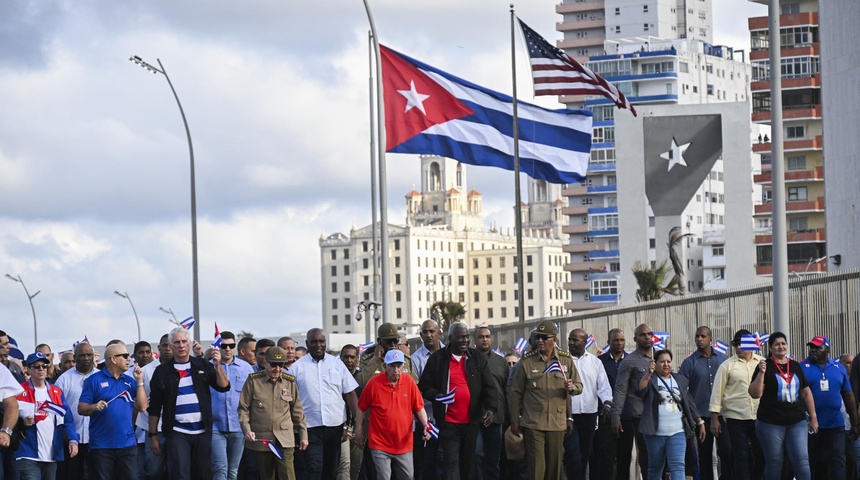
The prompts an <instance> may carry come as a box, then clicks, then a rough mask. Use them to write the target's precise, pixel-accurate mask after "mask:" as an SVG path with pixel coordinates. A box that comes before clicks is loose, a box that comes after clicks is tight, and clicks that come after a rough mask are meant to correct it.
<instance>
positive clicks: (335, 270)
mask: <svg viewBox="0 0 860 480" xmlns="http://www.w3.org/2000/svg"><path fill="white" fill-rule="evenodd" d="M331 276H332V277H336V276H337V267H336V266H334V265H332V266H331Z"/></svg>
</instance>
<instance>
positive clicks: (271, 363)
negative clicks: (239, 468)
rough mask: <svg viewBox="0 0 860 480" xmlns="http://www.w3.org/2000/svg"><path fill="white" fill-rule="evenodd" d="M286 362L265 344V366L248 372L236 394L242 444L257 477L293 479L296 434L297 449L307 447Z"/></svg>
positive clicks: (279, 351) (301, 412)
mask: <svg viewBox="0 0 860 480" xmlns="http://www.w3.org/2000/svg"><path fill="white" fill-rule="evenodd" d="M286 362H287V355H286V353H285V352H284V350H283V349H282V348H281V347H271V348H269V349H268V351H266V365H265V367H264V368H265V370H264V371H260V372H255V373H252V374H251V375H249V376H248V380H246V381H245V386H244V387H243V388H242V395H241V396H240V398H239V424H240V426H241V427H242V433H244V434H245V448H247V449H248V450H251V451H252V452H253V454H254V458H255V459H256V461H257V468H258V469H259V471H260V478H261V479H265V480H275V478H278V479H281V480H284V479H289V480H295V478H296V473H295V469H294V468H293V453H294V448H295V447H296V446H297V445H296V436H297V435H296V434H298V439H299V442H298V443H299V444H298V448H299V450H304V449H306V448H308V429H307V427H306V425H305V412H304V410H303V409H302V402H301V400H300V399H299V391H298V388H297V387H296V378H295V377H294V376H292V375H290V374H288V373H283V372H284V368H285V367H286ZM276 450H277V452H279V453H280V456H279V455H278V454H277V453H275V451H276Z"/></svg>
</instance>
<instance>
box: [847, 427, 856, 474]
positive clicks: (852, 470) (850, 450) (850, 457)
mask: <svg viewBox="0 0 860 480" xmlns="http://www.w3.org/2000/svg"><path fill="white" fill-rule="evenodd" d="M845 478H847V479H849V480H857V456H856V455H855V454H854V441H853V440H851V435H848V433H846V434H845Z"/></svg>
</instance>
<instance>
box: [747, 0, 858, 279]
mask: <svg viewBox="0 0 860 480" xmlns="http://www.w3.org/2000/svg"><path fill="white" fill-rule="evenodd" d="M779 3H780V16H779V19H780V44H781V45H780V50H781V52H782V60H781V64H782V65H781V67H780V68H781V72H782V116H783V125H782V135H783V138H784V143H783V148H784V158H780V159H771V158H770V151H771V143H770V141H769V140H770V139H769V138H767V137H762V138H760V139H759V140H757V141H756V142H755V143H754V144H753V151H754V152H757V153H760V154H762V173H761V174H759V175H756V176H755V177H754V180H755V182H756V183H757V184H759V185H761V186H762V199H761V201H760V202H759V203H760V204H759V205H756V206H755V214H754V218H755V222H756V225H755V227H756V256H757V259H756V270H757V273H758V274H759V275H762V276H771V275H772V274H773V265H772V260H773V241H772V231H771V215H772V203H771V172H770V167H771V164H772V162H773V161H779V162H783V165H784V166H785V188H786V192H785V198H786V201H787V203H786V228H787V230H788V235H787V239H788V271H789V272H790V273H797V274H799V275H804V274H811V273H817V272H823V271H826V270H827V264H828V262H827V261H826V260H827V258H826V257H827V245H826V242H827V237H828V234H827V232H826V230H825V223H826V222H825V206H824V173H825V168H824V142H823V141H822V139H823V122H822V115H821V112H822V108H821V74H820V62H819V57H820V49H819V42H818V35H819V33H818V30H819V29H818V2H817V0H781V1H780V2H779ZM749 31H750V40H751V51H750V61H751V62H752V83H751V85H750V88H751V91H752V120H753V122H755V123H757V124H761V125H770V121H771V104H770V95H771V88H770V68H771V66H770V44H769V40H768V34H769V29H768V17H766V16H764V17H753V18H750V19H749ZM839 101H840V102H841V101H842V100H839Z"/></svg>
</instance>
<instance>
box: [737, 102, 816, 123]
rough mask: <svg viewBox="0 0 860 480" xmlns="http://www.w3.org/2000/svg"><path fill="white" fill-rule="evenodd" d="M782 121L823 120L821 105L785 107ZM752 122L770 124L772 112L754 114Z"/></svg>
mask: <svg viewBox="0 0 860 480" xmlns="http://www.w3.org/2000/svg"><path fill="white" fill-rule="evenodd" d="M782 119H783V120H786V121H789V120H806V119H818V120H820V119H821V105H820V104H818V105H798V106H796V107H783V109H782ZM752 121H753V122H755V123H770V110H768V111H764V112H753V114H752Z"/></svg>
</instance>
